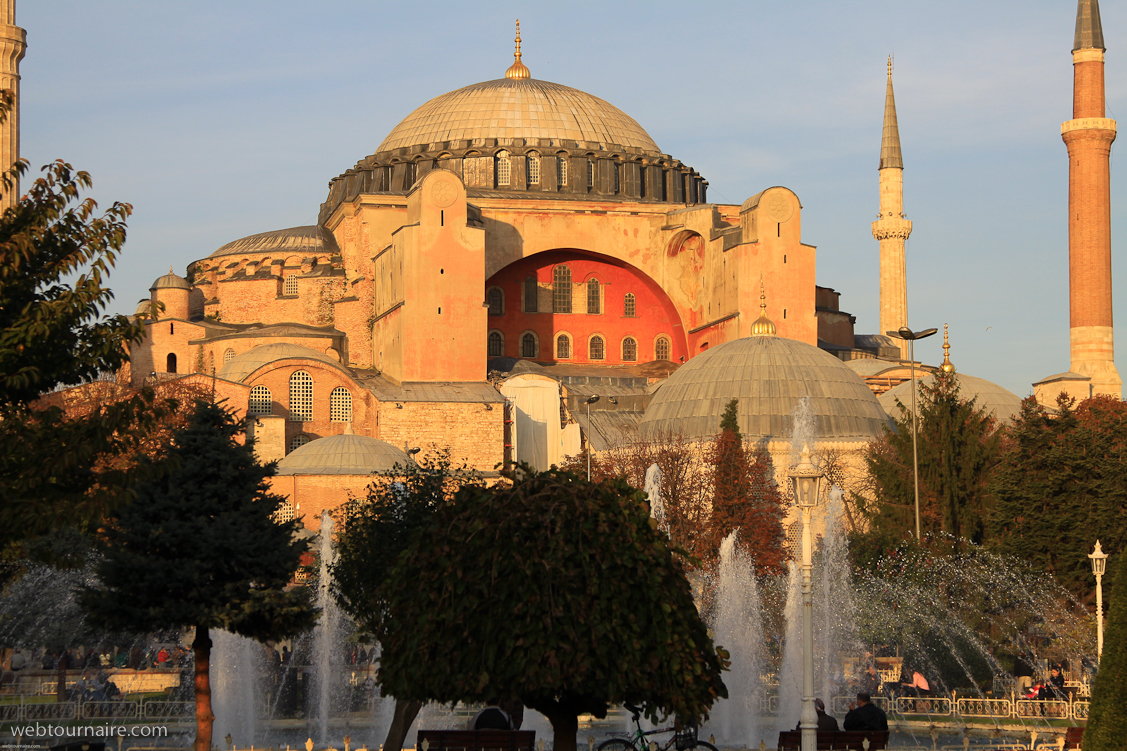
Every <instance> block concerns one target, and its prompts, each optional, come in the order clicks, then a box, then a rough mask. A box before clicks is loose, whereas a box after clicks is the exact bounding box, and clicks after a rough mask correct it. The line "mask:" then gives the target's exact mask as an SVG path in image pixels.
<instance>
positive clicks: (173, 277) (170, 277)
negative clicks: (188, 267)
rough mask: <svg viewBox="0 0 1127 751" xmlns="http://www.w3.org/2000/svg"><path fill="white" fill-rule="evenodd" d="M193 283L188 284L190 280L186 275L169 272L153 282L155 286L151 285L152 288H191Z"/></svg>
mask: <svg viewBox="0 0 1127 751" xmlns="http://www.w3.org/2000/svg"><path fill="white" fill-rule="evenodd" d="M191 288H192V285H190V284H188V280H187V279H185V278H184V277H182V276H180V275H178V274H173V273H172V272H169V273H167V274H165V275H164V276H162V277H160V278H159V279H157V280H156V281H155V282H153V286H151V287H149V289H150V290H154V289H191Z"/></svg>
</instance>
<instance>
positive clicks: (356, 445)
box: [278, 433, 410, 475]
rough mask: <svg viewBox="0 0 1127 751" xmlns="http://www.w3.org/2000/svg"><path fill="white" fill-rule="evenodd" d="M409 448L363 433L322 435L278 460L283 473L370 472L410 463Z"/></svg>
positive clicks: (334, 473) (279, 471)
mask: <svg viewBox="0 0 1127 751" xmlns="http://www.w3.org/2000/svg"><path fill="white" fill-rule="evenodd" d="M409 462H410V459H409V457H408V456H407V452H405V451H403V450H402V449H399V448H396V447H395V446H392V445H391V444H390V443H387V442H385V441H381V440H379V439H377V438H369V437H368V436H363V435H353V434H351V433H345V434H344V435H334V436H328V437H326V438H318V439H317V440H314V441H310V442H309V443H307V444H305V445H304V446H301V447H299V448H296V449H294V450H293V451H291V452H290V453H289V455H288V456H287V457H286V458H285V459H282V460H281V461H280V462H278V474H279V475H368V474H371V473H373V472H386V471H388V470H391V469H394V468H395V467H396V465H398V466H400V467H406V466H407V464H408V463H409Z"/></svg>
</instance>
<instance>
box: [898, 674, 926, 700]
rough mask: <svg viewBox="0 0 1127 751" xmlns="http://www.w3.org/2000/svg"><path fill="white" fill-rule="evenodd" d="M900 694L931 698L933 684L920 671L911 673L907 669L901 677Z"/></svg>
mask: <svg viewBox="0 0 1127 751" xmlns="http://www.w3.org/2000/svg"><path fill="white" fill-rule="evenodd" d="M909 675H911V678H909V677H908V676H909ZM900 693H901V695H902V696H931V684H930V683H928V682H927V678H924V675H923V673H921V672H920V671H918V670H913V671H911V673H909V672H908V669H907V668H905V669H904V671H903V673H901V675H900Z"/></svg>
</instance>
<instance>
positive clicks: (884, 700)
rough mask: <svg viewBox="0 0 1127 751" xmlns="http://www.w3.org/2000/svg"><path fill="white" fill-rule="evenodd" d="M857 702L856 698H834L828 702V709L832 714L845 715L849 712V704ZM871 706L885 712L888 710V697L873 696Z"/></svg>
mask: <svg viewBox="0 0 1127 751" xmlns="http://www.w3.org/2000/svg"><path fill="white" fill-rule="evenodd" d="M854 701H857V697H856V696H835V697H833V701H832V702H830V707H831V708H832V710H833V713H834V714H845V713H846V712H848V711H849V704H850V702H854ZM872 702H873V704H876V705H877V706H878V707H880V708H881V709H883V710H884V711H885V712H888V711H889V710H890V707H889V700H888V697H885V696H874V697H872Z"/></svg>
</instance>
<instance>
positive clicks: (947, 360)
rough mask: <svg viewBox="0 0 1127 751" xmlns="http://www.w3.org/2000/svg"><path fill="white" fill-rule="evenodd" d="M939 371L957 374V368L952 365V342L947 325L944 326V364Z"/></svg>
mask: <svg viewBox="0 0 1127 751" xmlns="http://www.w3.org/2000/svg"><path fill="white" fill-rule="evenodd" d="M939 369H940V370H942V371H943V372H944V373H954V372H955V366H954V365H953V364H951V340H950V339H949V338H948V336H947V324H943V364H942V365H940V366H939Z"/></svg>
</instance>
